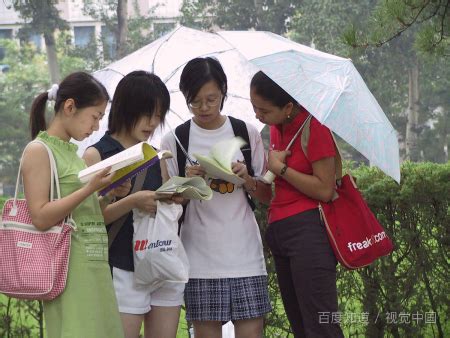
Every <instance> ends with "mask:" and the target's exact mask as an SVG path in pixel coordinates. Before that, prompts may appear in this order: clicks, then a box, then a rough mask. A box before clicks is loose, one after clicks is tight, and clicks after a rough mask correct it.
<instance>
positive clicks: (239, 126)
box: [228, 116, 256, 210]
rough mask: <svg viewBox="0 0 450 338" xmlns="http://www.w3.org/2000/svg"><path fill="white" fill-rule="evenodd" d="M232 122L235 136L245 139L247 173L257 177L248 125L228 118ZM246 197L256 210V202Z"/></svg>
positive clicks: (243, 149)
mask: <svg viewBox="0 0 450 338" xmlns="http://www.w3.org/2000/svg"><path fill="white" fill-rule="evenodd" d="M228 118H229V119H230V122H231V127H232V128H233V132H234V136H239V137H242V138H243V139H244V141H245V142H246V144H244V145H243V146H242V147H241V152H242V155H244V161H245V165H246V167H247V172H248V174H249V175H250V176H254V175H255V171H254V170H253V166H252V147H251V146H250V137H249V136H248V130H247V125H246V124H245V122H244V121H242V120H239V119H237V118H234V117H232V116H228ZM245 197H247V201H248V204H250V207H251V208H252V210H255V209H256V205H255V202H254V201H253V199H252V198H251V196H250V195H249V194H248V193H245Z"/></svg>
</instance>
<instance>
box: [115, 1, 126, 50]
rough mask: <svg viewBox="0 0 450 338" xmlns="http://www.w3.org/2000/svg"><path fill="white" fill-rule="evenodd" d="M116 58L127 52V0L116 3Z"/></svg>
mask: <svg viewBox="0 0 450 338" xmlns="http://www.w3.org/2000/svg"><path fill="white" fill-rule="evenodd" d="M117 26H118V27H117V58H118V59H120V58H123V57H124V56H125V55H126V53H127V35H128V0H119V3H118V4H117Z"/></svg>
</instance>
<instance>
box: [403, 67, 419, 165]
mask: <svg viewBox="0 0 450 338" xmlns="http://www.w3.org/2000/svg"><path fill="white" fill-rule="evenodd" d="M408 75H409V95H408V108H407V110H406V112H407V117H408V122H407V123H406V159H407V160H410V161H413V162H417V161H419V159H420V153H419V146H418V138H419V109H420V105H419V63H418V61H417V59H416V60H414V64H413V65H412V66H411V68H410V69H409V71H408Z"/></svg>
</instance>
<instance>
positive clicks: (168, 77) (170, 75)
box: [153, 48, 234, 83]
mask: <svg viewBox="0 0 450 338" xmlns="http://www.w3.org/2000/svg"><path fill="white" fill-rule="evenodd" d="M233 49H234V48H230V49H226V50H222V51H220V52H213V53H206V54H201V55H199V56H196V58H200V57H205V56H208V55H213V54H222V53H225V52H229V51H230V50H233ZM158 50H159V48H158ZM157 52H158V51H157ZM155 59H156V53H155V58H154V59H153V62H154V61H155ZM188 62H189V61H187V62H185V63H183V64H181V65H179V66H178V67H177V68H175V69H174V70H173V71H172V72H171V73H170V74H169V75H168V76H167V77H166V78H164V81H163V82H164V83H166V82H167V81H169V80H170V79H171V78H172V76H174V75H175V74H176V73H177V72H178V70H179V69H180V68H181V67H184V66H186V64H187V63H188ZM153 69H154V68H153Z"/></svg>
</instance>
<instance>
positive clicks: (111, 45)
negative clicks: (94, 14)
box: [102, 26, 117, 60]
mask: <svg viewBox="0 0 450 338" xmlns="http://www.w3.org/2000/svg"><path fill="white" fill-rule="evenodd" d="M102 43H103V55H104V58H105V59H107V60H114V59H115V58H116V48H117V41H116V36H115V35H114V33H113V32H111V30H110V29H108V27H106V26H102Z"/></svg>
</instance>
